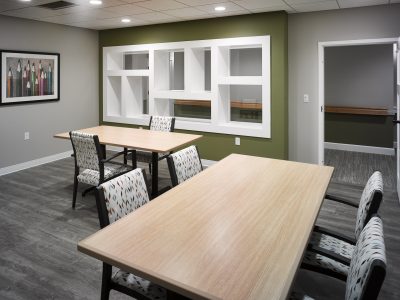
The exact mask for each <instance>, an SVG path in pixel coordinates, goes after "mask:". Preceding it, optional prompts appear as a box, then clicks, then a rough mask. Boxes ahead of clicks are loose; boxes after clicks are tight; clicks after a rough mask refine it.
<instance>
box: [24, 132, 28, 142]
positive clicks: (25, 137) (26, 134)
mask: <svg viewBox="0 0 400 300" xmlns="http://www.w3.org/2000/svg"><path fill="white" fill-rule="evenodd" d="M24 140H25V141H26V140H29V131H26V132H25V133H24Z"/></svg>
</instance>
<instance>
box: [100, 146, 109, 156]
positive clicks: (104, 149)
mask: <svg viewBox="0 0 400 300" xmlns="http://www.w3.org/2000/svg"><path fill="white" fill-rule="evenodd" d="M100 146H101V151H102V152H103V159H106V158H107V153H106V145H103V144H101V145H100Z"/></svg>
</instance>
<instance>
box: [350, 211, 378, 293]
mask: <svg viewBox="0 0 400 300" xmlns="http://www.w3.org/2000/svg"><path fill="white" fill-rule="evenodd" d="M377 262H380V263H381V264H383V265H384V266H386V251H385V242H384V239H383V225H382V220H381V219H380V218H379V217H373V218H371V220H370V221H369V222H368V224H367V225H366V226H365V228H364V229H363V231H362V232H361V234H360V236H359V238H358V240H357V244H356V247H355V249H354V253H353V258H352V260H351V263H350V270H349V276H348V277H347V282H346V297H345V299H346V300H355V299H363V297H364V296H365V290H366V287H367V285H368V284H369V282H368V281H367V280H368V279H369V277H370V274H371V272H372V267H373V264H374V263H377Z"/></svg>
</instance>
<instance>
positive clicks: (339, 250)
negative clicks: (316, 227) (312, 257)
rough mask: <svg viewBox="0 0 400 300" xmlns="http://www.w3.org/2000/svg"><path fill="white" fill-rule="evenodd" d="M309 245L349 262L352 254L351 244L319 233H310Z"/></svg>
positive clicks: (352, 247)
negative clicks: (344, 258) (339, 256)
mask: <svg viewBox="0 0 400 300" xmlns="http://www.w3.org/2000/svg"><path fill="white" fill-rule="evenodd" d="M310 244H312V245H314V246H318V247H320V248H323V249H326V250H329V251H332V252H334V253H336V254H339V255H341V256H344V257H346V258H348V259H350V260H351V258H352V256H353V252H354V246H353V245H352V244H349V243H347V242H345V241H342V240H340V239H337V238H334V237H332V236H330V235H327V234H323V233H320V232H313V233H312V235H311V239H310Z"/></svg>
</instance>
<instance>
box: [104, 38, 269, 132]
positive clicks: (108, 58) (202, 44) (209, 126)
mask: <svg viewBox="0 0 400 300" xmlns="http://www.w3.org/2000/svg"><path fill="white" fill-rule="evenodd" d="M269 43H270V39H269V36H256V37H240V38H227V39H214V40H199V41H185V42H173V43H159V44H146V45H131V46H117V47H105V48H103V108H104V109H103V111H104V113H103V120H104V121H112V122H120V123H129V124H138V125H143V124H147V122H148V120H149V116H150V115H163V116H175V117H176V122H175V128H177V129H186V130H196V131H205V132H216V133H225V134H235V135H245V136H255V137H264V138H269V137H270V136H271V134H270V132H271V129H270V119H271V116H270V44H269Z"/></svg>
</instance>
